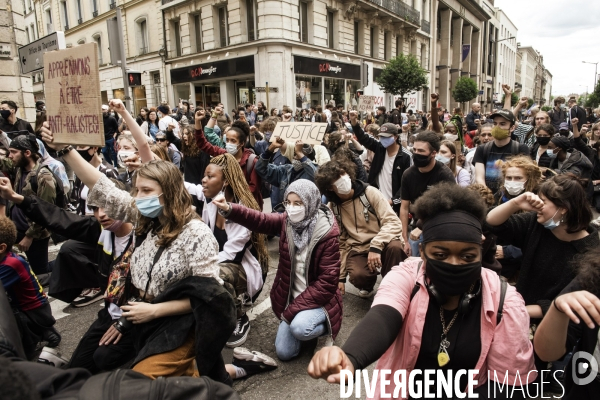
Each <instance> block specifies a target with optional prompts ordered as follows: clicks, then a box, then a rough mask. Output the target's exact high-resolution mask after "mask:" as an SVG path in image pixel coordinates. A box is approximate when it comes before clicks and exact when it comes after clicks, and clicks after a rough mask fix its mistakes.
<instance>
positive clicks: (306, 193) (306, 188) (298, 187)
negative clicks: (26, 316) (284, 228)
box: [283, 179, 321, 252]
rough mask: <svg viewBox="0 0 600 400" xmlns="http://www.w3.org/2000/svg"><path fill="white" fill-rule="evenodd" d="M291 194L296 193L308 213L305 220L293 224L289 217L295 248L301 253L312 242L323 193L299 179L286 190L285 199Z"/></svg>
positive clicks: (312, 184)
mask: <svg viewBox="0 0 600 400" xmlns="http://www.w3.org/2000/svg"><path fill="white" fill-rule="evenodd" d="M290 193H294V194H296V195H298V197H300V199H301V200H302V203H303V204H304V210H305V211H306V212H305V216H304V219H303V220H302V221H300V222H296V223H293V222H292V221H290V219H289V217H288V218H287V223H288V224H289V225H290V226H291V227H292V239H293V240H294V246H296V249H298V252H300V251H302V250H304V248H305V247H306V246H307V245H308V243H309V242H310V239H311V237H312V234H313V231H314V230H315V226H316V225H317V218H318V216H319V207H320V206H321V193H320V192H319V189H317V186H316V185H315V184H314V183H312V182H311V181H309V180H308V179H298V180H297V181H294V182H292V184H291V185H290V186H288V188H287V189H286V191H285V194H284V196H283V198H284V199H287V196H288V194H290Z"/></svg>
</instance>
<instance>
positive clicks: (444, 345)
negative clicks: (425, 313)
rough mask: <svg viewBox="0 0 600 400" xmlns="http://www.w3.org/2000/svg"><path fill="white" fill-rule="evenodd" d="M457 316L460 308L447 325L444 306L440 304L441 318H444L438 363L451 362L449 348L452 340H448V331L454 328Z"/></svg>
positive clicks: (442, 364) (441, 364) (441, 365)
mask: <svg viewBox="0 0 600 400" xmlns="http://www.w3.org/2000/svg"><path fill="white" fill-rule="evenodd" d="M456 317H458V310H456V312H455V313H454V316H453V317H452V320H451V321H450V323H449V324H448V326H446V321H445V319H444V308H443V307H441V306H440V318H441V320H442V340H441V341H440V349H439V350H438V356H437V359H438V365H439V366H440V367H443V366H444V365H446V364H448V363H449V362H450V356H449V355H448V348H449V347H450V342H449V341H448V331H449V330H450V328H452V325H453V324H454V321H456Z"/></svg>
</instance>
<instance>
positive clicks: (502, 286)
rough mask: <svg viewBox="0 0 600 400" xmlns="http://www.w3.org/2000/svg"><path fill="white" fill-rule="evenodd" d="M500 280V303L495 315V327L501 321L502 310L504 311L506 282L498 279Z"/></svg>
mask: <svg viewBox="0 0 600 400" xmlns="http://www.w3.org/2000/svg"><path fill="white" fill-rule="evenodd" d="M498 278H499V279H500V301H499V302H498V313H497V314H496V326H498V325H499V324H500V321H502V310H503V309H504V298H505V297H506V289H507V286H508V283H506V281H505V280H504V279H502V278H500V277H498Z"/></svg>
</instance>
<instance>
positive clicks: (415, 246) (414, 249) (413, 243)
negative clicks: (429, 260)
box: [408, 234, 423, 257]
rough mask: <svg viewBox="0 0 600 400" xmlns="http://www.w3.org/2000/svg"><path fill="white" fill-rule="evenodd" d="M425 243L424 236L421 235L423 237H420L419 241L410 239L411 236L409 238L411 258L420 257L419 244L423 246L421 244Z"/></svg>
mask: <svg viewBox="0 0 600 400" xmlns="http://www.w3.org/2000/svg"><path fill="white" fill-rule="evenodd" d="M422 241H423V234H421V236H419V240H412V239H411V238H410V236H409V237H408V243H409V244H410V251H411V253H412V254H411V256H413V257H419V255H420V252H419V244H421V242H422Z"/></svg>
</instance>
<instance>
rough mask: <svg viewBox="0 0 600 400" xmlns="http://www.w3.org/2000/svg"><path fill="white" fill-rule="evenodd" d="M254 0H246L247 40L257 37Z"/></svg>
mask: <svg viewBox="0 0 600 400" xmlns="http://www.w3.org/2000/svg"><path fill="white" fill-rule="evenodd" d="M256 22H257V21H256V0H246V24H247V28H248V41H250V40H256V39H258V31H257V29H256V27H257V26H258V24H257V23H256Z"/></svg>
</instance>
